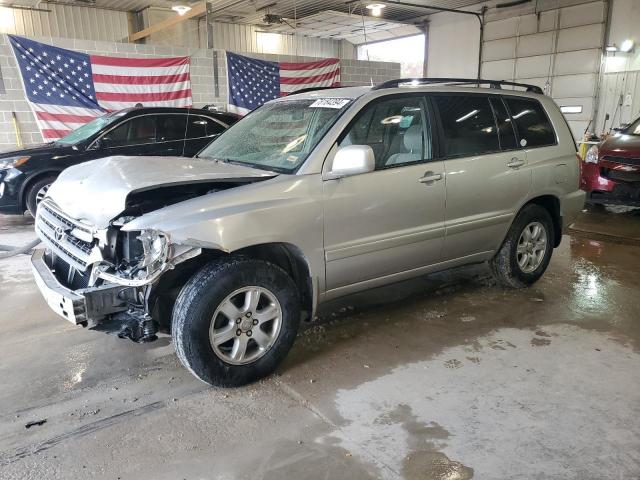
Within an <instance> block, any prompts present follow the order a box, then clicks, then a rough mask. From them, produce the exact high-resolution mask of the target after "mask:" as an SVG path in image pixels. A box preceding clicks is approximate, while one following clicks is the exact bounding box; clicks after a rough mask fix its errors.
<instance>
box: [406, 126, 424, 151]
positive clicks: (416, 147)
mask: <svg viewBox="0 0 640 480" xmlns="http://www.w3.org/2000/svg"><path fill="white" fill-rule="evenodd" d="M403 141H404V148H406V149H407V150H409V151H410V152H412V153H420V152H422V125H412V126H410V127H409V128H407V131H406V132H404V139H403Z"/></svg>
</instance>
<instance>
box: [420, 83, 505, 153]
mask: <svg viewBox="0 0 640 480" xmlns="http://www.w3.org/2000/svg"><path fill="white" fill-rule="evenodd" d="M432 98H433V101H434V102H435V104H436V105H437V108H438V113H439V115H440V123H441V125H442V135H443V138H442V140H443V141H442V143H443V145H442V146H441V155H442V156H444V157H457V156H470V155H482V154H485V153H489V152H495V151H497V150H499V149H500V146H499V141H498V132H497V129H496V123H495V120H494V117H493V111H492V110H491V105H490V104H489V99H488V98H487V97H483V96H480V95H434V96H433V97H432Z"/></svg>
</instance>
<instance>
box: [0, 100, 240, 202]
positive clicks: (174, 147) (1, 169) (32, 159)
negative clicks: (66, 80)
mask: <svg viewBox="0 0 640 480" xmlns="http://www.w3.org/2000/svg"><path fill="white" fill-rule="evenodd" d="M237 120H238V117H237V116H235V115H233V114H227V113H220V112H215V111H210V110H200V109H194V108H190V109H186V108H169V107H164V108H162V107H140V108H131V109H126V110H120V111H117V112H112V113H109V114H107V115H104V116H102V117H99V118H96V119H95V120H93V121H91V122H89V123H87V124H86V125H83V126H82V127H80V128H78V129H77V130H74V131H73V132H71V133H70V134H69V135H67V136H66V137H64V138H61V139H60V140H56V141H55V142H51V143H47V144H43V145H41V146H37V147H34V148H28V149H24V150H16V151H12V152H6V153H2V154H0V212H1V213H11V214H23V213H24V212H25V210H29V211H30V212H31V214H32V215H35V210H36V206H37V204H38V202H39V201H40V199H41V198H43V197H44V195H45V194H46V192H47V189H48V188H49V185H51V183H53V181H54V180H55V179H56V178H57V176H58V175H59V174H60V172H61V171H62V170H64V169H65V168H67V167H70V166H71V165H77V164H78V163H83V162H86V161H89V160H95V159H97V158H103V157H109V156H113V155H154V156H158V155H161V156H185V157H192V156H194V155H195V154H196V153H198V152H199V151H200V150H202V149H203V148H204V147H205V146H206V145H207V144H208V143H209V142H211V140H212V139H213V138H214V137H216V136H217V135H219V134H220V133H222V132H223V131H224V130H225V129H227V128H228V127H229V126H230V125H231V124H233V123H234V122H236V121H237Z"/></svg>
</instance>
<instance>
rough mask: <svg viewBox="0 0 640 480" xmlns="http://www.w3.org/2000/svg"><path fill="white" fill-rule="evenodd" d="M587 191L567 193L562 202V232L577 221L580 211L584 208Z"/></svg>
mask: <svg viewBox="0 0 640 480" xmlns="http://www.w3.org/2000/svg"><path fill="white" fill-rule="evenodd" d="M585 198H586V193H585V192H583V191H582V190H576V191H575V192H571V193H569V194H567V195H565V196H564V197H563V198H562V201H561V202H560V214H561V215H562V232H563V233H564V232H565V231H566V230H567V228H568V227H569V225H571V224H572V223H573V222H575V220H576V218H577V217H578V214H579V213H580V211H581V210H582V209H583V208H584V202H585Z"/></svg>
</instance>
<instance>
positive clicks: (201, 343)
mask: <svg viewBox="0 0 640 480" xmlns="http://www.w3.org/2000/svg"><path fill="white" fill-rule="evenodd" d="M242 289H252V291H255V290H256V289H258V290H260V292H261V294H260V295H258V296H259V301H260V302H261V304H262V305H265V304H266V305H267V306H268V307H269V308H271V307H274V305H275V306H278V307H279V311H280V317H279V318H280V320H279V321H278V322H277V324H278V325H279V327H278V328H277V333H274V332H275V330H276V327H275V325H276V320H273V321H272V322H264V323H261V324H260V325H259V326H253V327H252V326H249V327H247V326H246V325H245V318H248V317H250V315H248V314H249V313H251V312H249V311H246V313H242V312H244V311H245V310H242V309H240V307H236V308H239V309H240V311H241V314H240V317H241V318H239V319H236V325H233V324H232V320H231V319H230V317H231V315H229V316H227V315H226V314H224V313H222V312H218V311H219V309H220V308H222V307H223V306H227V307H229V303H230V302H231V303H233V302H234V301H235V303H236V304H237V303H238V299H241V300H242V299H243V298H245V297H243V295H246V294H245V293H244V292H241V293H238V294H237V296H235V297H234V296H233V295H234V292H237V291H239V290H242ZM229 298H231V300H229ZM271 300H273V301H272V302H271ZM259 305H260V304H258V305H256V308H255V309H254V308H251V310H253V311H254V313H255V318H254V319H253V320H251V321H252V322H256V323H257V322H258V320H256V318H258V317H259V315H262V313H261V312H266V311H267V310H266V308H267V307H266V306H262V307H260V306H259ZM244 306H246V303H245V304H244ZM233 307H234V306H232V307H231V308H233ZM242 308H244V307H242ZM274 308H275V307H274ZM227 310H228V308H227ZM225 311H226V310H225ZM276 311H277V308H276ZM234 313H237V312H235V311H234ZM214 314H216V315H215V318H212V317H214ZM264 315H267V314H264ZM233 316H235V314H234V315H233ZM267 316H268V315H267ZM238 320H242V323H241V324H238V323H237V322H238ZM220 322H221V323H220ZM220 325H222V326H220ZM299 325H300V300H299V298H298V293H297V289H296V286H295V284H294V282H293V280H292V279H291V278H290V277H289V276H288V275H287V274H286V272H285V271H284V270H282V269H281V268H280V267H278V266H276V265H273V264H271V263H268V262H265V261H262V260H253V259H249V258H244V257H231V258H228V259H224V260H218V261H214V262H211V263H209V264H207V265H205V266H204V267H203V268H202V269H200V270H199V271H198V272H196V273H195V274H194V275H193V277H191V278H190V279H189V280H188V281H187V283H186V284H185V285H184V287H183V288H182V290H181V291H180V293H179V295H178V298H177V300H176V303H175V306H174V308H173V319H172V327H171V335H172V338H173V342H174V345H175V350H176V354H177V355H178V358H179V359H180V362H181V363H182V364H183V365H184V366H185V367H186V368H187V369H188V370H189V371H190V372H191V373H193V374H194V375H195V376H196V377H197V378H198V379H200V380H202V381H203V382H205V383H208V384H209V385H214V386H223V387H236V386H240V385H246V384H248V383H251V382H254V381H256V380H259V379H260V378H263V377H265V376H267V375H269V374H271V373H272V372H273V371H274V370H275V369H276V367H277V366H278V365H279V364H280V362H281V361H282V360H283V359H284V357H285V356H286V355H287V353H288V352H289V350H290V349H291V347H292V346H293V342H294V340H295V338H296V335H297V333H298V327H299ZM216 327H218V328H216ZM223 327H224V328H223ZM226 327H230V328H229V330H227V328H226ZM258 328H260V329H262V328H265V329H266V331H268V332H270V335H271V337H270V338H271V341H272V342H273V343H272V344H270V345H269V346H268V347H267V348H263V349H262V350H260V346H259V344H258V338H260V339H261V342H262V344H263V345H264V344H265V342H264V339H265V338H267V337H268V335H267V334H265V330H260V332H258V330H256V329H258ZM231 329H234V332H235V333H233V332H232V333H228V332H229V331H230V330H231ZM243 329H244V330H243ZM214 331H215V332H221V331H223V332H226V333H222V334H219V335H220V337H219V338H222V337H224V336H226V335H235V336H232V337H231V338H230V339H229V341H228V342H226V343H221V344H220V345H218V346H217V347H214V345H213V342H212V340H211V338H215V336H214V337H211V335H216V334H214V333H213V332H214ZM238 331H241V332H242V333H241V334H240V335H238ZM252 332H255V333H252ZM250 336H251V337H250ZM236 342H247V344H246V345H247V347H246V358H245V359H244V360H237V361H236V360H233V359H232V358H230V357H231V356H232V355H233V352H236V345H240V344H241V343H238V344H237V343H236ZM215 348H217V349H218V351H217V352H216V350H215ZM240 350H241V349H240V348H237V351H240ZM251 355H254V356H255V355H258V356H257V357H256V358H255V360H250V361H249V360H247V359H249V358H250V357H251ZM234 361H235V362H237V363H234ZM243 362H245V363H243Z"/></svg>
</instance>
